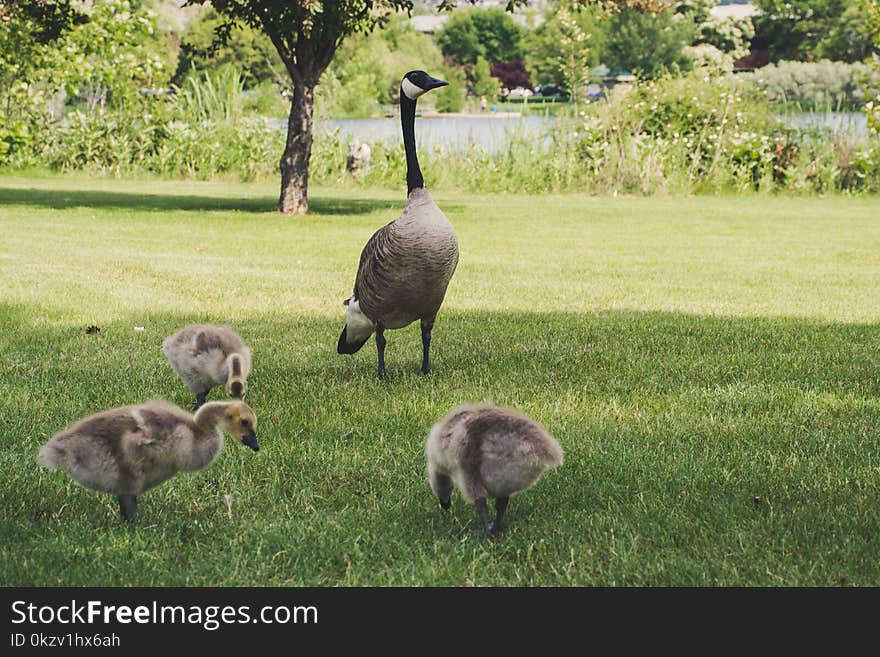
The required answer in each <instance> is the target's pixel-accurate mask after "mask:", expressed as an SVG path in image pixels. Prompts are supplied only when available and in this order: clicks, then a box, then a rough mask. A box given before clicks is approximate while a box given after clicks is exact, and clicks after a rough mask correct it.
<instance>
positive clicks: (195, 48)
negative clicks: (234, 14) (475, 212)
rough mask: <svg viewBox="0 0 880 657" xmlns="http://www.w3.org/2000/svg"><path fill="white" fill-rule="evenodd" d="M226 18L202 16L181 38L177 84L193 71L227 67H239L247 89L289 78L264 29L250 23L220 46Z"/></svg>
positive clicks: (212, 13)
mask: <svg viewBox="0 0 880 657" xmlns="http://www.w3.org/2000/svg"><path fill="white" fill-rule="evenodd" d="M223 22H224V19H223V18H222V17H221V16H220V15H219V14H218V13H217V12H216V11H215V10H214V9H208V10H207V11H205V12H204V13H202V14H200V15H199V16H198V17H197V18H196V19H195V20H194V21H193V22H192V23H191V24H190V25H189V27H188V28H187V29H186V31H185V32H184V33H183V35H182V37H181V39H180V55H179V59H178V64H177V71H176V72H175V74H174V82H175V83H177V84H178V85H180V84H183V80H184V79H185V78H186V76H187V75H188V74H189V73H190V71H192V70H194V69H195V70H197V71H206V70H217V69H219V68H221V67H223V66H225V65H233V66H236V67H237V68H239V69H240V70H241V71H242V73H244V75H245V80H244V81H245V86H246V87H248V88H251V87H255V86H257V85H259V84H261V83H264V82H275V81H277V80H279V79H283V78H284V77H286V71H285V69H284V63H283V62H282V61H281V58H280V57H279V56H278V52H277V51H276V50H275V46H273V45H272V41H271V40H270V39H269V37H267V36H266V35H265V34H264V33H263V32H261V31H260V30H257V29H254V28H253V27H250V26H249V25H246V24H240V25H237V26H235V28H233V29H232V30H231V31H230V32H229V37H228V38H227V39H226V41H225V43H218V42H217V41H216V39H215V33H216V31H217V28H219V27H220V26H221V25H222V24H223Z"/></svg>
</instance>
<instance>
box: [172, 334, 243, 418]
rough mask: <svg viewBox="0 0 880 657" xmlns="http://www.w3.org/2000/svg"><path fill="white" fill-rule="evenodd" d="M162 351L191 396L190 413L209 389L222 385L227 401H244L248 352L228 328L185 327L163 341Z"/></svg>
mask: <svg viewBox="0 0 880 657" xmlns="http://www.w3.org/2000/svg"><path fill="white" fill-rule="evenodd" d="M162 351H163V352H164V353H165V355H166V356H167V357H168V360H169V361H170V362H171V367H173V368H174V371H175V372H177V374H178V375H179V376H180V378H182V379H183V380H184V381H186V385H187V386H189V389H190V391H191V392H192V393H193V394H194V395H195V397H196V400H195V403H194V404H193V407H192V410H196V409H197V408H198V407H199V406H201V405H202V404H204V403H205V396H206V395H207V394H208V392H209V391H210V390H211V388H214V387H215V386H220V385H224V384H225V385H226V392H227V394H228V395H229V396H230V397H232V398H235V399H244V396H245V394H246V393H247V377H248V374H250V371H251V350H250V349H248V347H247V345H246V344H245V343H244V340H242V339H241V336H240V335H239V334H238V333H236V332H235V331H233V330H232V329H231V328H230V327H228V326H212V325H210V324H193V325H191V326H187V327H186V328H183V329H181V330H180V331H178V332H177V333H175V334H173V335H169V336H168V337H167V338H165V342H164V344H163V345H162Z"/></svg>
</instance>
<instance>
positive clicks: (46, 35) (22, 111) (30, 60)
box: [0, 0, 85, 163]
mask: <svg viewBox="0 0 880 657" xmlns="http://www.w3.org/2000/svg"><path fill="white" fill-rule="evenodd" d="M84 20H85V17H84V16H83V14H81V13H80V12H78V11H77V10H76V9H75V8H74V7H73V6H72V3H71V2H67V1H59V2H55V3H45V2H40V1H39V0H19V1H18V2H14V3H6V2H0V163H2V162H4V161H6V160H7V159H8V158H9V157H10V156H12V155H13V154H14V153H15V152H16V151H18V150H20V149H21V148H23V147H26V146H28V145H29V144H30V143H32V142H33V141H34V140H35V139H37V138H38V132H39V131H40V129H41V127H42V126H43V125H44V124H45V123H46V121H47V120H48V118H49V117H48V116H47V114H46V112H45V104H46V100H47V99H46V97H45V94H44V93H43V91H44V90H43V89H41V88H40V86H39V83H40V82H42V81H44V79H45V77H46V67H47V63H48V62H49V61H50V59H51V57H52V55H53V52H54V51H53V49H52V47H51V44H52V42H53V41H56V40H57V39H59V38H60V37H61V36H62V35H63V34H64V33H65V32H66V31H67V30H69V29H72V28H73V27H74V26H75V25H76V24H78V23H81V22H83V21H84Z"/></svg>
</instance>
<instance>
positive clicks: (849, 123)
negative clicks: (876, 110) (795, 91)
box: [778, 112, 868, 136]
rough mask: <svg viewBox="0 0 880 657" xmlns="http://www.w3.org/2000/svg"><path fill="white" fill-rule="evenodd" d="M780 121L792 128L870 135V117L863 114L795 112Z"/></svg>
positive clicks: (783, 116)
mask: <svg viewBox="0 0 880 657" xmlns="http://www.w3.org/2000/svg"><path fill="white" fill-rule="evenodd" d="M778 118H779V120H780V121H782V123H784V124H785V125H787V126H789V127H791V128H807V129H814V130H829V131H831V132H837V133H846V134H852V135H856V136H864V135H867V134H868V117H867V115H865V114H864V113H863V112H793V113H791V114H780V115H779V117H778Z"/></svg>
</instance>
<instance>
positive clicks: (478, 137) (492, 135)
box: [318, 115, 556, 153]
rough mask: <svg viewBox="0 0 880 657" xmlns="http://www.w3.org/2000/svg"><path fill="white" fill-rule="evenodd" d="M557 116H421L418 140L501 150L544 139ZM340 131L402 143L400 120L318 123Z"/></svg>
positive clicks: (427, 143) (348, 135)
mask: <svg viewBox="0 0 880 657" xmlns="http://www.w3.org/2000/svg"><path fill="white" fill-rule="evenodd" d="M555 120H556V119H554V118H553V117H544V116H515V115H495V116H492V115H487V116H451V117H448V118H447V117H443V118H439V117H438V118H434V117H419V118H418V119H417V120H416V142H417V143H418V145H419V147H420V148H427V149H433V148H434V147H436V146H444V147H446V148H452V149H456V150H458V149H460V150H466V149H467V148H468V146H469V145H470V144H475V145H477V146H479V147H481V148H482V149H483V150H485V151H487V152H489V153H497V152H499V151H501V150H502V149H503V148H504V147H505V145H506V144H507V142H508V141H509V140H510V138H511V137H512V136H525V137H534V138H536V139H537V138H540V137H542V136H543V135H545V134H546V132H547V130H548V128H549V127H550V126H552V124H553V122H554V121H555ZM328 130H339V131H340V132H342V134H343V135H345V136H346V138H347V139H348V140H351V139H358V140H360V141H363V142H367V143H375V142H377V141H384V142H402V141H403V137H401V134H400V119H399V118H397V117H393V118H385V119H332V120H329V121H321V122H319V123H318V132H319V133H320V132H321V131H325V132H326V131H328Z"/></svg>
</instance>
